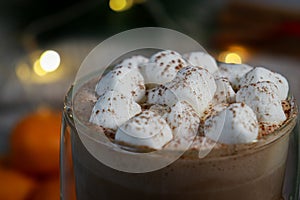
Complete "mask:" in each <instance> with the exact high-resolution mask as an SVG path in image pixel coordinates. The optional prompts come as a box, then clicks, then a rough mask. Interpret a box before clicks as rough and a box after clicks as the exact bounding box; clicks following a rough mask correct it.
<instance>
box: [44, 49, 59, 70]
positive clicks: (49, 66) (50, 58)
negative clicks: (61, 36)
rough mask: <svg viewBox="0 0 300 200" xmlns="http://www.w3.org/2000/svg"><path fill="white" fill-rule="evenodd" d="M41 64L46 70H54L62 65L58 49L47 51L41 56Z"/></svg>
mask: <svg viewBox="0 0 300 200" xmlns="http://www.w3.org/2000/svg"><path fill="white" fill-rule="evenodd" d="M39 63H40V66H41V68H42V69H43V71H44V72H53V71H55V70H56V69H57V68H58V67H59V65H60V56H59V54H58V53H57V52H56V51H53V50H48V51H45V52H44V53H43V54H42V55H41V57H40V61H39Z"/></svg>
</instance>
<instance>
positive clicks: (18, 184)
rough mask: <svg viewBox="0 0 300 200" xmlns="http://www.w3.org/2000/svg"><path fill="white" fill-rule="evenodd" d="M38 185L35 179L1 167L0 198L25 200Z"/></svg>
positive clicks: (4, 199)
mask: <svg viewBox="0 0 300 200" xmlns="http://www.w3.org/2000/svg"><path fill="white" fill-rule="evenodd" d="M35 187H36V183H35V181H34V180H32V179H30V178H29V177H27V176H25V175H24V174H21V173H20V172H17V171H14V170H12V169H5V168H2V167H0V199H3V200H24V199H27V198H28V197H29V196H31V194H32V192H33V191H34V189H35Z"/></svg>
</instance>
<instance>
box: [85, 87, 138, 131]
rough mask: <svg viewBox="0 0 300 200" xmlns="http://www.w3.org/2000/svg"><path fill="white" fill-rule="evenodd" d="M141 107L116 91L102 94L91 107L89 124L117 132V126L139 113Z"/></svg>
mask: <svg viewBox="0 0 300 200" xmlns="http://www.w3.org/2000/svg"><path fill="white" fill-rule="evenodd" d="M141 111H142V110H141V107H140V105H139V104H137V103H136V102H134V101H133V99H132V98H130V97H128V96H125V95H123V94H122V93H119V92H117V91H107V92H105V93H104V94H102V95H101V96H100V97H99V99H98V100H97V102H96V104H95V105H94V107H93V110H92V113H91V117H90V120H89V121H90V122H91V123H93V124H97V125H99V126H101V127H104V128H110V129H113V130H117V128H118V126H120V125H121V124H123V123H124V122H126V121H127V120H129V119H130V118H131V117H133V116H134V115H136V114H138V113H140V112H141Z"/></svg>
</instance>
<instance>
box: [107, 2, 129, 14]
mask: <svg viewBox="0 0 300 200" xmlns="http://www.w3.org/2000/svg"><path fill="white" fill-rule="evenodd" d="M132 5H133V0H110V1H109V7H110V9H112V10H113V11H116V12H120V11H124V10H128V9H129V8H131V6H132Z"/></svg>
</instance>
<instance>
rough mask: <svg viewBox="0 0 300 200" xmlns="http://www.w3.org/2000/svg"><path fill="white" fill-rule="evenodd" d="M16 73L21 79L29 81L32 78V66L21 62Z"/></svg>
mask: <svg viewBox="0 0 300 200" xmlns="http://www.w3.org/2000/svg"><path fill="white" fill-rule="evenodd" d="M16 75H17V77H18V78H19V79H20V80H21V81H28V80H29V79H30V75H31V72H30V67H29V66H28V65H26V64H24V63H20V64H19V65H18V66H17V68H16Z"/></svg>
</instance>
